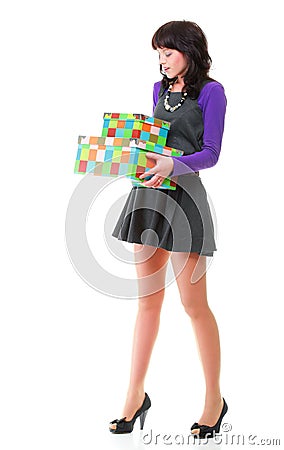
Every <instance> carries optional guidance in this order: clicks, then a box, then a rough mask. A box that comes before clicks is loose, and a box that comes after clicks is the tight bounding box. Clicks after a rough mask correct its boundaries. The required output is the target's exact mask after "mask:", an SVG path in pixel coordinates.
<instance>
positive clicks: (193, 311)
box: [182, 299, 209, 319]
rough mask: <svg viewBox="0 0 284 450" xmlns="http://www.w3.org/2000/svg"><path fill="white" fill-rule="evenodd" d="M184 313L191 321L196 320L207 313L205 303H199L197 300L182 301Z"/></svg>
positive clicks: (207, 309)
mask: <svg viewBox="0 0 284 450" xmlns="http://www.w3.org/2000/svg"><path fill="white" fill-rule="evenodd" d="M182 304H183V307H184V310H185V312H186V313H187V314H188V315H189V317H190V318H191V319H198V318H199V317H201V316H203V315H205V314H207V313H208V311H209V307H208V304H207V302H206V303H204V302H201V301H199V300H198V299H191V300H188V299H187V300H182Z"/></svg>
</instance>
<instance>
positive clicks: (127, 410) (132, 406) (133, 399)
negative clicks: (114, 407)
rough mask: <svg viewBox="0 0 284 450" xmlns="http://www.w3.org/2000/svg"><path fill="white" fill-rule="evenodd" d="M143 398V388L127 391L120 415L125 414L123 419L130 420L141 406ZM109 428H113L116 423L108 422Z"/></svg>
mask: <svg viewBox="0 0 284 450" xmlns="http://www.w3.org/2000/svg"><path fill="white" fill-rule="evenodd" d="M144 399H145V391H144V389H143V390H139V391H129V392H128V393H127V397H126V402H125V405H124V409H123V412H122V415H121V417H125V416H126V419H125V420H126V421H129V420H131V419H132V418H133V416H134V414H135V413H136V411H137V410H138V409H139V408H140V407H141V406H142V403H143V402H144ZM109 428H112V429H114V430H115V429H116V424H115V423H112V424H110V425H109Z"/></svg>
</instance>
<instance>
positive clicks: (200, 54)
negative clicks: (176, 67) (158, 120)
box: [152, 20, 213, 99]
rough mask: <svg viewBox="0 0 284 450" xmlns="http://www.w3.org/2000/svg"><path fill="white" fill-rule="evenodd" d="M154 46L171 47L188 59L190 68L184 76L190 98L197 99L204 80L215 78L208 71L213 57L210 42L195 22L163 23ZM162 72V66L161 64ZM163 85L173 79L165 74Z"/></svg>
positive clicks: (185, 89)
mask: <svg viewBox="0 0 284 450" xmlns="http://www.w3.org/2000/svg"><path fill="white" fill-rule="evenodd" d="M152 47H153V49H154V50H157V48H171V49H175V50H178V51H179V52H182V53H183V54H184V56H185V57H186V59H187V61H188V70H187V72H186V74H185V76H184V88H183V91H186V92H187V93H188V95H189V96H190V98H193V99H196V98H197V97H198V95H199V93H200V90H201V87H202V84H203V82H204V80H213V78H210V77H209V75H208V73H209V70H210V67H211V64H212V59H211V57H210V55H209V53H208V43H207V39H206V36H205V34H204V32H203V31H202V30H201V28H200V27H199V26H198V25H197V24H196V23H194V22H190V21H186V20H181V21H172V22H168V23H165V24H164V25H162V26H161V27H160V28H159V29H158V30H157V31H156V32H155V34H154V36H153V38H152ZM160 71H161V73H162V66H161V65H160ZM162 75H163V80H162V86H163V88H164V89H167V88H168V87H169V84H170V82H171V81H173V79H169V78H168V77H167V76H166V75H165V74H163V73H162Z"/></svg>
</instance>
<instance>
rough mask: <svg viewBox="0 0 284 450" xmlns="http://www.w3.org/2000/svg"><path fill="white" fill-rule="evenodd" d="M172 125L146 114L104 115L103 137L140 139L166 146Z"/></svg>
mask: <svg viewBox="0 0 284 450" xmlns="http://www.w3.org/2000/svg"><path fill="white" fill-rule="evenodd" d="M169 129H170V123H169V122H166V121H164V120H160V119H156V118H155V117H150V116H145V115H144V114H122V113H104V123H103V130H102V136H103V137H120V138H127V139H131V138H134V139H140V140H143V141H149V142H153V143H154V144H158V145H161V146H165V145H166V141H167V135H168V131H169Z"/></svg>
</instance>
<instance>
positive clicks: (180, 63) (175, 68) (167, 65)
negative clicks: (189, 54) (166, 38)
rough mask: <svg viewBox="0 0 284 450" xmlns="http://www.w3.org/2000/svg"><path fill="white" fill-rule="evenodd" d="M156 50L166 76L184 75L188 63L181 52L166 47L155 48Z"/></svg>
mask: <svg viewBox="0 0 284 450" xmlns="http://www.w3.org/2000/svg"><path fill="white" fill-rule="evenodd" d="M157 51H158V53H159V62H160V64H161V65H162V69H163V72H164V73H165V74H166V75H167V77H168V78H174V77H176V76H182V75H185V73H186V71H187V67H188V63H187V60H186V57H185V56H184V54H183V53H181V52H179V51H178V50H174V49H172V48H166V47H161V48H157Z"/></svg>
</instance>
